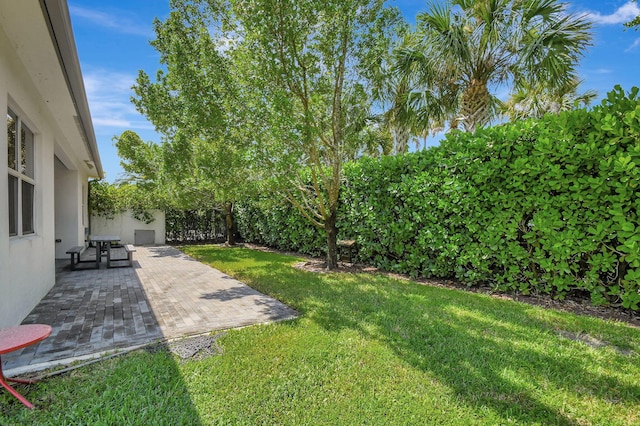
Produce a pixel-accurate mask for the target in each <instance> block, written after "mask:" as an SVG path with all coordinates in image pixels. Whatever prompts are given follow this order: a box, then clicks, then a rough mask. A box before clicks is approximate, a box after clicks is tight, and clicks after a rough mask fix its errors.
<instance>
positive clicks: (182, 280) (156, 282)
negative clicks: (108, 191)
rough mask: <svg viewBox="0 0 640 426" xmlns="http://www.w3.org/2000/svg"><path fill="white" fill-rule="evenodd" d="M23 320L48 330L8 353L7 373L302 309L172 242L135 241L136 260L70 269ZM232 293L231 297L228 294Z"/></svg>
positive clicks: (60, 270) (286, 315)
mask: <svg viewBox="0 0 640 426" xmlns="http://www.w3.org/2000/svg"><path fill="white" fill-rule="evenodd" d="M59 262H60V263H58V265H57V266H58V269H57V273H56V284H55V286H54V287H53V288H52V289H51V291H49V293H48V294H47V295H46V296H45V298H44V299H42V301H41V302H40V303H39V304H38V305H37V306H36V307H35V308H34V309H33V311H32V312H31V313H30V314H29V315H28V316H27V318H25V320H24V321H23V324H36V323H41V324H49V325H51V326H52V328H53V332H52V333H51V336H50V337H49V338H47V339H45V340H44V341H42V342H40V343H39V344H37V345H34V346H30V347H27V348H25V349H22V350H21V351H18V352H14V353H11V354H8V355H5V356H3V358H2V360H3V363H4V368H5V373H6V374H7V376H11V375H15V374H24V373H25V372H29V371H36V370H39V369H42V368H47V367H50V366H53V365H56V364H62V365H64V364H68V363H71V362H73V361H75V360H78V359H84V358H93V357H96V356H99V355H102V354H104V353H105V352H111V351H116V350H123V349H128V348H132V347H136V346H139V345H144V344H148V343H151V342H154V341H158V340H163V339H172V338H178V337H182V336H187V335H192V334H200V333H206V332H210V331H214V330H222V329H229V328H235V327H242V326H248V325H253V324H259V323H267V322H272V321H280V320H285V319H290V318H294V317H295V316H296V315H297V313H296V312H295V311H294V310H292V309H290V308H289V307H287V306H286V305H284V304H282V303H280V302H279V301H277V300H275V299H272V298H270V297H267V296H265V295H263V294H262V293H259V292H258V291H256V290H253V289H252V288H250V287H248V286H246V285H245V284H243V283H241V282H239V281H237V280H234V279H233V278H230V277H229V276H227V275H225V274H223V273H221V272H220V271H217V270H215V269H213V268H211V267H209V266H207V265H204V264H202V263H200V262H197V261H194V259H192V258H191V257H189V256H187V255H185V254H184V253H182V252H180V251H179V250H177V249H175V248H173V247H167V246H162V247H137V252H136V255H135V256H134V262H133V267H126V268H111V269H105V266H104V264H103V265H102V267H101V269H87V270H76V271H69V270H68V268H66V267H63V266H64V265H66V264H68V261H59ZM230 295H233V296H232V297H229V296H230Z"/></svg>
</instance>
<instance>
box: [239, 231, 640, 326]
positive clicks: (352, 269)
mask: <svg viewBox="0 0 640 426" xmlns="http://www.w3.org/2000/svg"><path fill="white" fill-rule="evenodd" d="M245 247H247V248H251V249H255V250H262V251H269V252H273V253H283V254H290V255H294V256H297V257H303V258H304V259H305V261H303V262H298V263H296V264H294V265H293V267H294V268H297V269H301V270H304V271H308V272H315V273H329V271H327V269H326V262H325V261H324V260H322V259H316V258H309V257H306V256H304V255H300V254H299V253H290V252H287V253H284V252H281V251H278V250H274V249H272V248H267V247H262V246H257V245H252V244H245ZM335 272H342V273H370V274H384V275H386V276H389V277H393V278H398V279H403V280H409V281H414V282H417V283H420V284H423V285H430V286H434V287H441V288H448V289H456V290H463V291H469V292H472V293H481V294H487V295H490V296H491V297H495V298H497V299H506V300H516V301H519V302H523V303H528V304H530V305H534V306H540V307H544V308H547V309H554V310H558V311H564V312H571V313H574V314H579V315H588V316H592V317H596V318H601V319H605V320H615V321H620V322H624V323H627V324H629V325H631V326H633V327H636V328H640V312H635V311H632V310H630V309H624V308H621V307H615V306H593V305H592V304H591V301H590V300H589V298H588V297H581V296H580V295H569V296H567V298H565V299H564V300H555V299H553V298H552V297H551V296H549V295H547V294H533V295H524V294H519V293H501V292H497V291H496V290H494V289H492V288H491V287H490V286H474V287H469V286H467V285H466V284H464V283H461V282H459V281H454V280H441V279H433V278H418V279H412V278H410V277H409V276H407V275H400V274H393V273H390V272H384V271H380V270H378V269H377V268H374V267H373V266H368V265H361V264H357V263H356V264H354V263H345V262H339V263H338V269H337V270H334V271H331V273H335Z"/></svg>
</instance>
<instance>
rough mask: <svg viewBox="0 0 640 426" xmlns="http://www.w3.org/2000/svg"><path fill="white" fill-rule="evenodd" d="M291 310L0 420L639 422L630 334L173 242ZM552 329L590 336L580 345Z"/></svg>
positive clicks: (127, 360) (58, 391)
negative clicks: (201, 351) (197, 354)
mask: <svg viewBox="0 0 640 426" xmlns="http://www.w3.org/2000/svg"><path fill="white" fill-rule="evenodd" d="M184 250H185V251H186V252H187V253H189V254H191V255H193V256H195V257H197V258H198V259H200V260H201V261H203V262H206V263H209V264H211V265H213V266H215V267H216V268H218V269H220V270H222V271H224V272H225V273H228V274H230V275H232V276H234V277H236V278H238V279H240V280H242V281H244V282H246V283H248V284H250V285H251V286H252V287H254V288H256V289H258V290H260V291H262V292H264V293H267V294H270V295H272V296H275V297H277V298H278V299H280V300H282V301H283V302H285V303H287V304H289V305H290V306H292V307H294V308H295V309H297V310H298V311H299V312H300V314H301V315H300V318H299V319H297V320H293V321H288V322H283V323H278V324H271V325H264V326H256V327H249V328H244V329H240V330H232V331H230V332H228V333H227V334H226V335H225V336H224V337H222V338H220V340H219V341H218V342H219V343H220V345H221V346H222V348H223V349H224V352H223V354H221V355H216V356H213V357H210V358H207V359H204V360H201V361H188V362H182V361H179V360H178V359H175V358H174V357H173V356H172V355H170V354H169V353H167V352H165V351H156V352H150V351H139V352H137V353H133V354H130V355H126V356H123V357H121V358H116V359H112V360H109V361H105V362H103V363H99V364H96V365H93V366H89V367H85V368H81V369H79V370H75V371H74V372H72V373H70V374H67V375H63V376H61V377H55V378H51V379H47V380H45V381H43V382H41V383H39V384H37V385H30V386H28V387H24V386H22V387H20V390H22V391H25V396H26V397H27V398H29V399H30V400H32V402H34V403H36V405H37V406H38V407H39V408H40V409H38V410H35V411H29V410H25V409H23V408H22V407H21V406H20V404H19V403H18V402H17V401H15V400H12V398H11V397H9V396H8V394H7V393H6V392H1V393H0V424H2V425H12V424H38V425H40V424H56V425H58V424H60V425H67V424H69V425H71V424H118V425H121V424H122V425H126V424H166V425H173V424H185V425H198V424H202V425H209V424H252V425H253V424H291V425H298V424H323V425H324V424H332V425H333V424H344V425H355V424H374V425H375V424H380V425H387V424H402V425H405V424H437V425H448V424H450V425H459V424H465V425H472V424H479V425H495V424H540V425H553V424H559V425H591V424H593V425H634V424H640V355H639V354H640V330H638V329H635V328H631V327H629V326H627V325H625V324H622V323H617V322H607V321H603V320H600V319H595V318H590V317H583V316H576V315H573V314H569V313H562V312H556V311H549V310H545V309H542V308H539V307H534V306H529V305H525V304H521V303H517V302H513V301H508V300H500V299H494V298H491V297H489V296H486V295H479V294H472V293H466V292H462V291H456V290H449V289H442V288H434V287H429V286H423V285H419V284H415V283H412V282H407V281H401V280H396V279H392V278H388V277H386V276H382V275H367V274H313V273H309V272H303V271H299V270H296V269H294V268H292V267H291V265H292V264H293V263H295V262H296V261H298V259H296V258H294V257H290V256H284V255H278V254H273V253H264V252H259V251H252V250H247V249H241V248H234V249H227V248H218V247H212V246H197V247H188V248H185V249H184ZM566 336H588V337H589V338H591V339H598V340H599V341H602V342H605V343H606V345H604V346H602V347H598V348H596V347H592V346H590V345H588V344H586V343H584V342H582V341H580V340H574V339H570V338H567V337H566Z"/></svg>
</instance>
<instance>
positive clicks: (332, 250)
mask: <svg viewBox="0 0 640 426" xmlns="http://www.w3.org/2000/svg"><path fill="white" fill-rule="evenodd" d="M337 216H338V213H337V212H336V211H333V212H331V216H330V217H329V218H328V219H327V220H326V221H325V223H324V229H325V231H326V232H327V270H328V271H333V270H335V269H338V228H336V222H337Z"/></svg>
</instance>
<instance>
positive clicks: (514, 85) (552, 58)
mask: <svg viewBox="0 0 640 426" xmlns="http://www.w3.org/2000/svg"><path fill="white" fill-rule="evenodd" d="M590 29H591V23H590V22H589V21H588V20H587V19H586V18H585V17H583V16H575V15H570V14H568V13H567V11H566V10H565V5H564V4H562V3H558V2H557V1H555V0H530V1H521V0H491V1H488V0H452V1H450V2H447V3H444V4H443V3H433V4H432V5H431V7H430V10H429V11H428V12H425V13H421V14H419V15H418V22H417V28H416V31H415V32H414V33H412V34H410V35H409V36H407V37H406V38H405V42H404V44H403V45H402V46H401V47H400V48H399V49H398V63H397V70H398V72H399V73H400V74H401V75H402V76H404V78H405V79H407V80H408V81H409V82H410V83H411V84H410V87H416V86H417V88H416V89H414V91H415V92H416V93H417V96H414V97H413V98H412V100H413V101H414V104H413V105H411V104H410V105H411V106H412V107H413V108H416V109H418V110H420V109H422V110H424V113H423V115H424V116H425V117H431V118H432V119H433V120H434V121H435V122H436V123H438V122H442V121H448V123H449V126H450V127H451V128H457V127H459V126H462V127H463V128H464V129H465V130H468V131H474V130H475V129H476V128H477V127H481V126H485V125H486V124H488V123H489V122H490V121H491V119H492V118H494V117H496V116H497V115H499V106H500V101H499V100H498V99H497V98H496V96H495V91H496V89H497V88H499V87H501V86H506V87H508V88H509V90H510V91H513V90H514V89H515V90H518V89H523V88H526V87H541V88H544V89H548V90H554V89H555V88H558V87H562V86H564V85H566V84H567V83H569V82H571V81H575V80H576V79H577V76H576V64H577V62H578V59H579V58H580V56H581V55H582V54H583V51H584V49H585V47H587V46H588V45H589V44H590V40H591V32H590Z"/></svg>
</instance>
